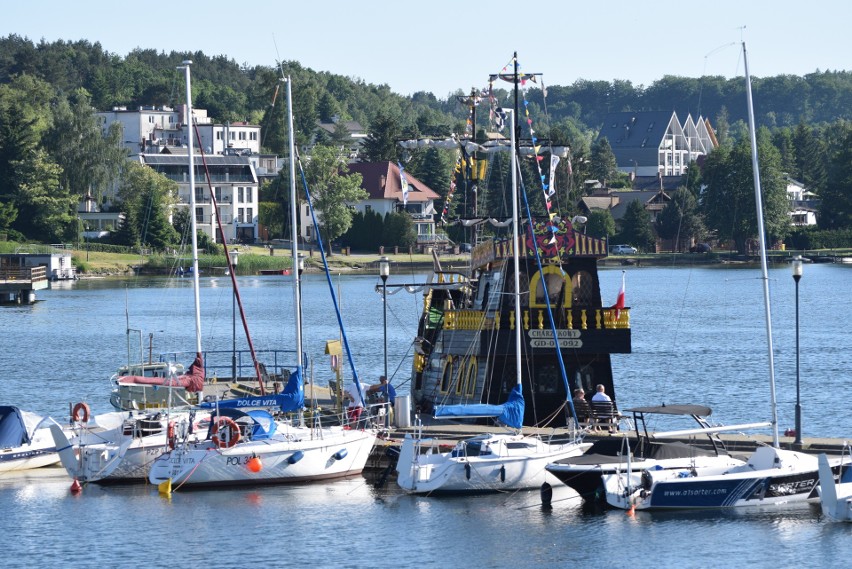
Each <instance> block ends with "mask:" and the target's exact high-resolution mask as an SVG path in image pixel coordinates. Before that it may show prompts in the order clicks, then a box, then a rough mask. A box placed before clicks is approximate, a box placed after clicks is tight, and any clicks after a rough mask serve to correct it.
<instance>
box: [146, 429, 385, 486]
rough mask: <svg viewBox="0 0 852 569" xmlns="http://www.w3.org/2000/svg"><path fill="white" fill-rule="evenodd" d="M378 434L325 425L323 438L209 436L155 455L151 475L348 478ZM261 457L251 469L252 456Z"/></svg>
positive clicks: (191, 480)
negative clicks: (228, 441)
mask: <svg viewBox="0 0 852 569" xmlns="http://www.w3.org/2000/svg"><path fill="white" fill-rule="evenodd" d="M375 439H376V437H375V434H374V433H372V432H370V431H356V430H344V429H341V428H331V429H324V430H323V432H322V434H321V438H320V437H318V436H315V437H314V438H310V433H309V432H308V431H307V430H305V432H303V433H301V432H290V433H287V434H286V435H283V436H280V437H279V436H276V437H275V438H271V439H268V440H259V441H248V442H245V443H240V444H237V445H236V446H234V447H232V448H218V447H216V446H215V445H214V444H213V443H211V442H210V441H204V442H202V443H196V444H188V445H184V446H179V447H178V448H177V449H175V450H173V451H170V452H167V453H165V454H163V455H161V456H160V457H159V458H157V459H156V460H155V461H154V462H153V464H152V466H151V469H150V473H149V477H148V479H149V481H150V482H151V483H152V484H161V483H163V482H166V481H168V480H171V482H172V484H173V485H174V486H175V487H177V486H180V487H183V486H189V487H203V486H234V485H256V484H282V483H293V482H309V481H314V480H327V479H332V478H344V477H346V476H353V475H356V474H360V473H361V472H362V471H363V469H364V466H365V465H366V463H367V459H368V458H369V456H370V451H371V450H372V447H373V444H374V443H375ZM253 458H258V459H260V468H259V469H258V470H256V471H255V470H252V468H251V465H250V460H251V459H253Z"/></svg>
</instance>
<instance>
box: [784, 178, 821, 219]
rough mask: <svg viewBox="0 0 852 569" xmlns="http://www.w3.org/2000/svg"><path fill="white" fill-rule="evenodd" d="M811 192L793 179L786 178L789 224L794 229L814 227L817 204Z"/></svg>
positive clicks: (814, 195)
mask: <svg viewBox="0 0 852 569" xmlns="http://www.w3.org/2000/svg"><path fill="white" fill-rule="evenodd" d="M816 198H817V196H816V194H814V193H813V192H810V191H808V190H807V189H806V188H805V185H804V184H802V183H801V182H799V181H797V180H794V179H793V178H789V177H788V178H787V201H788V202H789V204H790V212H789V215H790V224H791V225H793V226H794V227H806V226H810V225H816V224H817V219H816V214H817V211H818V206H819V202H818V201H817V199H816Z"/></svg>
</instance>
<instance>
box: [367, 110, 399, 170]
mask: <svg viewBox="0 0 852 569" xmlns="http://www.w3.org/2000/svg"><path fill="white" fill-rule="evenodd" d="M401 136H402V128H401V127H400V125H399V121H398V119H397V118H396V117H395V116H393V115H391V114H390V113H388V112H387V111H385V110H382V111H379V113H378V114H377V115H376V116H375V118H373V120H372V121H371V122H370V126H369V128H368V129H367V138H366V139H365V140H364V144H363V145H362V147H361V151H362V153H363V160H364V161H365V162H384V161H389V162H397V161H398V160H399V153H398V150H397V148H398V146H397V142H398V141H399V139H400V137H401Z"/></svg>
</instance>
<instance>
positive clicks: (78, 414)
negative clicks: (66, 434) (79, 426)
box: [71, 401, 91, 423]
mask: <svg viewBox="0 0 852 569" xmlns="http://www.w3.org/2000/svg"><path fill="white" fill-rule="evenodd" d="M90 411H91V410H90V409H89V406H88V405H87V404H86V403H83V402H82V401H80V402H79V403H77V404H76V405H74V409H73V410H72V411H71V420H72V421H74V422H75V423H88V422H89V413H90Z"/></svg>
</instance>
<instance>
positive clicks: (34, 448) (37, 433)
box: [0, 405, 61, 472]
mask: <svg viewBox="0 0 852 569" xmlns="http://www.w3.org/2000/svg"><path fill="white" fill-rule="evenodd" d="M51 425H56V426H57V427H58V428H60V429H61V427H59V424H58V423H56V421H54V420H53V419H51V418H50V417H42V416H41V415H38V414H36V413H32V412H30V411H24V410H23V409H20V408H19V407H15V406H12V405H2V406H0V472H10V471H13V470H27V469H30V468H41V467H42V466H50V465H52V464H56V463H57V462H59V455H58V454H56V445H55V444H54V443H53V438H52V437H51V436H50V426H51Z"/></svg>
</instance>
